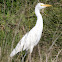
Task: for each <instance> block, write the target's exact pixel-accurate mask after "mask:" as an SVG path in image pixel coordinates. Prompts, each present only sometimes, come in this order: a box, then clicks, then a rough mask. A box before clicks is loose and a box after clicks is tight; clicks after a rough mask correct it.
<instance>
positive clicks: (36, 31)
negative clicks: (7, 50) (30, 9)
mask: <svg viewBox="0 0 62 62" xmlns="http://www.w3.org/2000/svg"><path fill="white" fill-rule="evenodd" d="M49 6H51V5H49V4H43V3H38V4H37V5H36V7H35V14H36V16H37V22H36V25H35V26H34V27H33V28H32V29H31V30H30V31H29V32H27V33H26V34H25V35H24V36H23V37H22V39H21V40H20V41H19V43H18V44H17V46H16V47H15V49H14V50H13V51H12V52H11V54H10V57H13V56H14V55H15V54H17V53H18V52H20V51H24V50H26V51H27V50H29V52H30V53H32V51H33V48H34V46H36V45H37V44H38V42H39V40H40V38H41V35H42V31H43V19H42V16H41V14H40V9H43V8H45V7H49Z"/></svg>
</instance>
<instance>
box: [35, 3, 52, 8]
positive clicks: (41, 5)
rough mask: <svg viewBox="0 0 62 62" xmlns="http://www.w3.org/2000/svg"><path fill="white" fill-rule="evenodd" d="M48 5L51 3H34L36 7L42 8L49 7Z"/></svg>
mask: <svg viewBox="0 0 62 62" xmlns="http://www.w3.org/2000/svg"><path fill="white" fill-rule="evenodd" d="M50 6H52V5H49V4H43V3H38V4H37V5H36V8H38V9H43V8H45V7H50Z"/></svg>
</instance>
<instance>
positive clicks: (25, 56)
mask: <svg viewBox="0 0 62 62" xmlns="http://www.w3.org/2000/svg"><path fill="white" fill-rule="evenodd" d="M27 54H28V52H27V51H26V53H25V55H24V56H23V57H22V62H24V59H25V57H26V55H27Z"/></svg>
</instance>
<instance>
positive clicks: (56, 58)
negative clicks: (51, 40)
mask: <svg viewBox="0 0 62 62" xmlns="http://www.w3.org/2000/svg"><path fill="white" fill-rule="evenodd" d="M61 51H62V49H61V50H59V51H58V54H57V55H56V57H55V58H54V60H53V61H55V60H56V62H57V60H58V56H59V54H60V53H61Z"/></svg>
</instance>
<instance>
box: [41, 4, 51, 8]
mask: <svg viewBox="0 0 62 62" xmlns="http://www.w3.org/2000/svg"><path fill="white" fill-rule="evenodd" d="M41 6H45V7H50V6H52V5H49V4H44V5H41Z"/></svg>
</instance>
